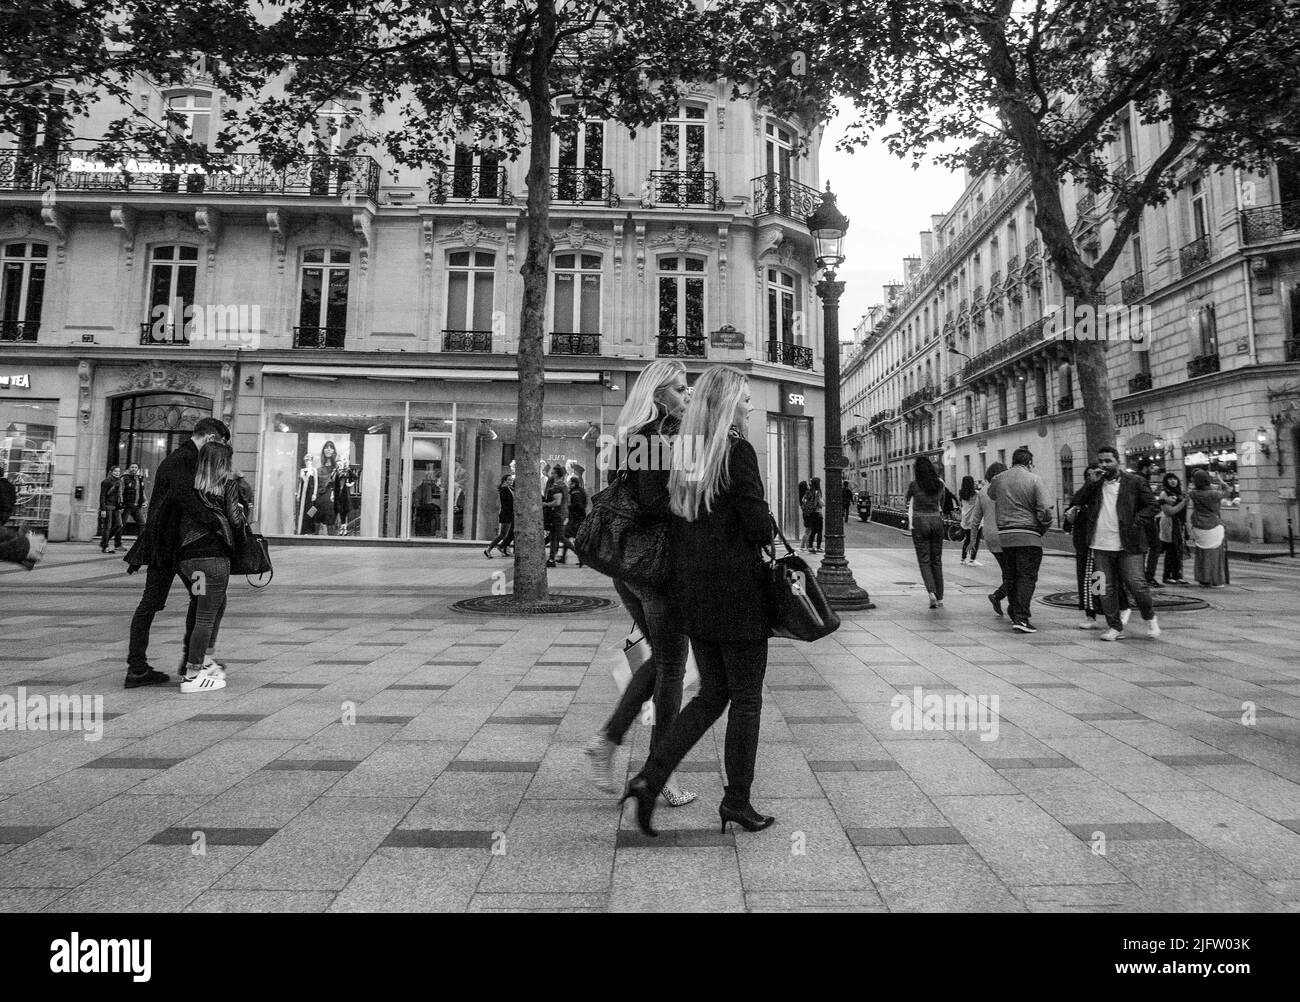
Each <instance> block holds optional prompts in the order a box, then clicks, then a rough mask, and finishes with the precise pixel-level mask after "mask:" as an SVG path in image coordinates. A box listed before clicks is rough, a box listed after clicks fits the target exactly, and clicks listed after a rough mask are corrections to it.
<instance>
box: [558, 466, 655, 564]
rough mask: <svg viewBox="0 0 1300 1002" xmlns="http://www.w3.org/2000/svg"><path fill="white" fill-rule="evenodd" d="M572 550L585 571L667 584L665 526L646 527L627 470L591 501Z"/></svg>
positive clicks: (653, 525)
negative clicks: (585, 568)
mask: <svg viewBox="0 0 1300 1002" xmlns="http://www.w3.org/2000/svg"><path fill="white" fill-rule="evenodd" d="M573 547H574V549H575V550H577V551H578V556H579V557H580V558H581V559H582V562H583V563H584V564H586V565H587V566H588V567H592V568H594V569H595V570H598V571H600V573H601V574H606V575H608V576H609V577H611V578H618V579H620V580H622V581H630V582H632V583H633V584H639V585H647V586H649V587H651V588H660V589H662V588H664V587H665V586H666V585H667V584H668V577H669V572H670V565H669V562H668V526H667V524H666V523H663V522H658V523H655V524H652V525H647V524H645V522H644V520H643V518H642V515H641V506H640V504H638V503H637V499H636V494H635V493H634V492H633V490H632V485H631V483H630V482H629V478H628V475H627V472H626V471H624V472H621V473H619V474H618V475H617V476H616V477H615V478H614V480H613V481H612V482H611V483H610V485H609V486H608V487H606V488H604V489H603V490H601V491H599V492H598V493H597V494H596V495H595V496H594V497H593V498H592V499H591V511H590V512H589V513H588V514H587V517H586V518H585V519H583V521H582V525H581V526H579V527H578V533H577V535H576V536H575V537H574V540H573Z"/></svg>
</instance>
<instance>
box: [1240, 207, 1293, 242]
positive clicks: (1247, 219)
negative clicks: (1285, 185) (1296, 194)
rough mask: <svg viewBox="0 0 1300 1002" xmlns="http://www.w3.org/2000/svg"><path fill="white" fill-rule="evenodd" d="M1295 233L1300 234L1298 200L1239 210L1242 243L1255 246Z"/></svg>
mask: <svg viewBox="0 0 1300 1002" xmlns="http://www.w3.org/2000/svg"><path fill="white" fill-rule="evenodd" d="M1297 232H1300V199H1296V200H1295V201H1292V202H1278V203H1276V204H1275V205H1259V206H1256V207H1254V208H1251V209H1242V210H1241V240H1242V243H1247V244H1257V243H1261V242H1262V241H1264V240H1277V239H1279V238H1280V237H1282V236H1284V235H1285V234H1287V233H1297Z"/></svg>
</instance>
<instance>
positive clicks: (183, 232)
mask: <svg viewBox="0 0 1300 1002" xmlns="http://www.w3.org/2000/svg"><path fill="white" fill-rule="evenodd" d="M150 229H151V231H152V232H151V234H150V235H151V236H154V237H157V238H158V239H160V240H162V241H164V242H166V243H175V242H176V241H177V240H181V239H186V238H188V239H193V238H194V237H195V236H196V235H197V234H198V229H197V228H196V227H195V226H194V224H193V223H191V222H190V221H189V220H188V219H186V218H185V217H184V216H182V215H181V214H180V213H179V212H164V213H163V216H162V222H161V223H160V224H155V225H153V226H152V227H150Z"/></svg>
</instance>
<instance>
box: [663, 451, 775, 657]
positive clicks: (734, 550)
mask: <svg viewBox="0 0 1300 1002" xmlns="http://www.w3.org/2000/svg"><path fill="white" fill-rule="evenodd" d="M729 463H730V483H729V484H728V485H727V488H726V490H725V491H724V492H723V493H721V494H720V495H719V496H718V497H717V498H716V499H715V500H714V504H713V510H712V511H709V512H705V511H701V512H700V513H699V517H698V518H696V520H695V521H694V522H688V521H686V519H684V518H680V517H679V516H677V515H673V516H672V517H671V522H670V551H671V556H672V589H671V594H672V598H673V601H674V603H675V605H676V607H677V612H678V616H679V617H680V622H681V624H682V632H683V633H685V634H686V635H687V636H689V637H694V638H697V639H699V640H704V641H711V642H714V643H720V644H737V643H752V642H754V641H758V640H766V639H767V638H768V637H769V636H771V634H772V628H771V617H770V615H769V613H768V608H767V587H766V576H765V572H764V569H763V559H762V552H763V547H764V546H766V545H767V544H769V543H770V542H771V541H772V515H771V513H770V512H769V511H768V507H767V502H766V501H765V500H764V499H763V479H762V477H761V476H760V475H759V472H758V455H757V454H756V453H755V452H754V447H753V446H752V445H750V444H749V443H748V442H747V441H745V440H744V439H743V438H739V437H735V438H732V439H731V442H730V457H729Z"/></svg>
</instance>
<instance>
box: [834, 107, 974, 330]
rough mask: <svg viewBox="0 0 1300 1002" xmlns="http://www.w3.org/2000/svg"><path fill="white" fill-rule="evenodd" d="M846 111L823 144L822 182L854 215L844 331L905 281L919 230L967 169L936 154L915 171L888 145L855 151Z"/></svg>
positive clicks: (951, 197) (955, 190) (949, 199)
mask: <svg viewBox="0 0 1300 1002" xmlns="http://www.w3.org/2000/svg"><path fill="white" fill-rule="evenodd" d="M850 114H851V110H850V111H844V112H841V113H840V114H839V115H838V116H836V118H835V119H834V120H832V122H831V123H830V126H829V127H828V128H827V131H826V136H825V138H824V139H823V140H822V146H821V151H820V159H821V176H822V179H823V180H822V186H823V187H825V184H826V182H827V181H829V182H830V185H831V190H832V191H833V192H835V199H836V203H837V204H838V205H839V207H840V211H841V212H843V213H844V215H846V216H848V217H849V232H848V236H846V237H845V239H844V256H845V258H846V260H845V263H844V266H843V267H842V268H841V269H840V271H839V278H840V279H841V280H842V281H843V282H844V296H843V298H842V299H841V300H840V338H841V340H844V341H847V340H849V339H850V338H851V337H852V335H853V328H854V326H856V325H857V323H858V321H859V320H860V319H861V318H862V315H863V314H864V313H866V312H867V308H868V307H869V306H871V305H872V304H873V303H878V302H881V300H882V299H883V296H882V295H881V291H880V288H881V286H883V285H884V284H885V283H886V282H890V281H901V280H902V278H903V258H904V257H907V256H911V255H917V254H920V252H921V244H920V240H919V238H918V237H917V234H918V233H920V232H921V231H922V230H928V229H929V228H930V216H931V214H938V213H942V212H947V211H948V210H949V209H950V208H952V205H953V203H954V202H956V200H957V198H958V196H959V195H961V192H962V183H961V173H960V172H957V173H953V172H950V171H949V170H947V169H946V168H944V167H940V166H938V165H937V164H935V163H933V162H932V161H927V162H926V163H924V164H922V166H921V167H920V168H919V169H917V170H913V169H912V165H911V161H910V160H900V159H899V158H897V157H895V156H893V155H892V154H890V153H889V151H887V150H886V149H885V148H884V146H883V144H880V143H873V144H872V145H870V146H866V147H859V148H858V149H857V150H855V151H854V152H853V153H843V152H841V151H839V150H837V149H835V144H836V142H838V141H839V139H840V137H841V136H842V135H843V134H844V129H845V126H847V124H848V123H849V122H850V121H851V119H850V118H849V117H848V115H850Z"/></svg>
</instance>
